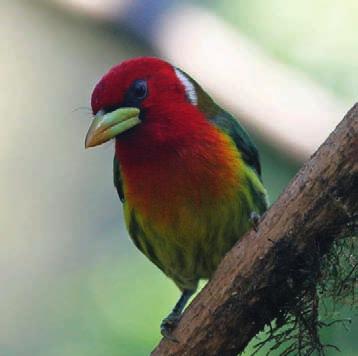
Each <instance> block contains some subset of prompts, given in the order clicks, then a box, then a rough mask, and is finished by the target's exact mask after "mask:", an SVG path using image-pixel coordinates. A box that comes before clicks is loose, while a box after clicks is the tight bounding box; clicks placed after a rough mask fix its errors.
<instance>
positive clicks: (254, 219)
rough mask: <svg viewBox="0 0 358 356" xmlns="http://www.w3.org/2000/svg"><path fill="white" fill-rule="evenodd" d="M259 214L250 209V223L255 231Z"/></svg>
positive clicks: (257, 226)
mask: <svg viewBox="0 0 358 356" xmlns="http://www.w3.org/2000/svg"><path fill="white" fill-rule="evenodd" d="M259 222H260V215H259V214H257V213H256V211H252V212H251V214H250V223H251V225H252V227H253V228H254V230H255V231H256V232H257V231H258V229H259Z"/></svg>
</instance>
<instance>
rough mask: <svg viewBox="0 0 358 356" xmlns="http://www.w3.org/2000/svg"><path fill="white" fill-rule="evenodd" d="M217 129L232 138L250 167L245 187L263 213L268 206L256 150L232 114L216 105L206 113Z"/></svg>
mask: <svg viewBox="0 0 358 356" xmlns="http://www.w3.org/2000/svg"><path fill="white" fill-rule="evenodd" d="M208 117H209V121H210V122H212V123H213V124H214V125H215V126H216V127H217V128H218V129H219V130H221V131H223V132H225V133H226V134H227V135H228V136H230V137H231V138H232V140H233V141H234V143H235V145H236V147H237V149H238V150H239V151H240V152H241V156H242V159H243V160H244V162H245V163H246V164H247V165H248V167H250V168H252V171H251V173H250V171H248V172H247V187H248V190H249V192H250V195H251V196H252V197H253V201H254V204H255V206H256V209H257V211H258V213H259V214H263V213H264V212H265V211H266V209H267V207H268V198H267V193H266V190H265V188H264V186H263V184H262V179H261V164H260V158H259V153H258V150H257V148H256V146H255V144H254V142H253V141H252V140H251V138H250V136H249V134H248V133H247V132H246V130H245V129H244V128H243V127H242V126H241V125H240V124H239V123H238V122H237V120H235V119H234V117H233V116H232V115H230V114H229V113H228V112H226V111H224V110H223V109H221V108H220V107H218V106H216V108H215V109H214V110H213V112H212V114H211V115H208Z"/></svg>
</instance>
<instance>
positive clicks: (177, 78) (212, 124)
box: [85, 57, 268, 341]
mask: <svg viewBox="0 0 358 356" xmlns="http://www.w3.org/2000/svg"><path fill="white" fill-rule="evenodd" d="M223 70H224V69H223ZM239 87H240V85H239V83H238V87H237V88H238V89H239ZM232 89H233V92H232V95H235V88H232ZM91 107H92V112H93V121H92V123H91V125H90V127H89V130H88V132H87V135H86V139H85V147H86V148H89V147H94V146H98V145H101V144H103V143H104V142H107V141H109V140H111V139H114V146H115V149H114V151H115V153H114V159H113V179H114V186H115V188H116V190H117V193H118V196H119V199H120V200H121V202H122V203H123V210H124V219H125V224H126V227H127V230H128V232H129V235H130V238H131V239H132V241H133V242H134V244H135V246H136V247H137V248H138V249H139V250H140V251H141V252H142V253H143V254H144V255H145V256H146V257H147V258H149V260H150V261H151V262H153V263H154V264H155V265H156V266H157V267H159V269H160V270H162V271H163V272H164V274H165V275H166V276H168V277H169V278H170V279H172V280H173V281H174V283H175V284H176V286H177V287H178V288H179V289H180V291H181V295H180V298H179V299H178V301H177V303H176V304H175V306H174V308H173V309H172V311H171V312H170V313H169V315H168V316H167V317H166V318H164V320H163V321H162V323H161V325H160V330H161V333H162V335H163V336H164V337H166V338H168V339H171V340H173V341H177V340H176V339H175V337H174V336H173V330H174V329H175V327H176V326H177V324H178V322H179V320H180V317H181V315H182V312H183V310H184V308H185V306H186V304H187V303H188V301H189V299H190V297H191V296H192V295H193V294H194V293H195V291H196V290H197V286H198V282H199V281H200V280H208V279H210V278H211V277H212V275H213V273H214V271H215V270H216V268H217V266H218V264H219V262H220V261H221V260H222V258H223V257H224V255H225V254H226V253H227V252H228V251H229V250H230V249H231V247H232V246H233V245H234V244H235V243H236V242H237V241H238V240H239V239H240V238H241V237H242V236H243V235H244V234H245V233H246V232H247V231H248V230H250V229H251V228H252V227H257V224H258V221H259V219H260V217H261V216H262V215H263V214H264V212H265V211H266V209H267V207H268V197H267V192H266V189H265V187H264V185H263V182H262V177H261V164H260V158H259V153H258V150H257V148H256V146H255V144H254V142H253V141H252V139H251V138H250V136H249V134H248V133H247V131H246V130H245V129H244V128H243V126H242V125H241V124H240V123H239V122H238V121H237V120H236V119H235V118H234V117H233V116H232V115H231V114H230V113H229V112H228V111H226V110H224V109H223V108H222V107H220V106H219V105H218V104H217V103H216V102H215V101H214V100H213V99H212V98H211V97H210V96H209V95H208V94H207V93H206V91H205V90H204V89H203V88H202V87H201V86H200V85H199V84H198V82H196V81H195V80H194V79H193V78H192V77H191V76H190V75H188V74H187V73H186V72H184V71H183V70H181V69H179V68H178V67H176V66H174V65H172V64H170V63H169V62H167V61H165V60H163V59H160V58H156V57H137V58H131V59H127V60H125V61H122V62H120V63H119V64H117V65H115V66H114V67H112V68H111V69H109V71H108V72H107V73H106V74H104V76H103V77H102V78H101V79H100V80H99V82H98V83H97V84H96V85H95V87H94V90H93V92H92V96H91Z"/></svg>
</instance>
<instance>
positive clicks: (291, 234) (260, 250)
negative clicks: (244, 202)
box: [152, 104, 358, 356]
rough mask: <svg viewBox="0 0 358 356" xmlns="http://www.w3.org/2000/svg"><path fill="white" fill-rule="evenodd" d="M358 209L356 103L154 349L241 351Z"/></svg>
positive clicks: (292, 293) (200, 352)
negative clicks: (170, 337) (170, 338)
mask: <svg viewBox="0 0 358 356" xmlns="http://www.w3.org/2000/svg"><path fill="white" fill-rule="evenodd" d="M357 211H358V104H356V105H355V106H354V107H353V108H352V109H351V110H350V111H349V112H348V114H347V115H346V116H345V118H344V119H343V121H342V122H341V123H340V124H339V125H338V126H337V128H336V129H335V131H334V132H333V133H332V134H331V135H330V136H329V138H328V139H327V140H326V142H325V143H324V144H323V145H322V146H321V147H320V148H319V149H318V151H317V152H316V153H315V154H314V155H313V156H312V158H311V159H310V160H309V161H308V162H307V163H306V164H305V165H304V166H303V167H302V169H301V170H300V171H299V172H298V174H297V175H296V176H295V178H294V179H293V181H292V182H291V183H290V185H289V186H288V187H287V188H286V190H285V191H284V193H283V194H282V195H281V197H280V198H279V199H278V200H277V201H276V203H275V204H274V205H273V206H272V207H271V208H270V210H269V211H268V212H267V213H266V214H265V216H264V217H263V219H262V221H261V223H260V225H259V230H258V232H255V231H251V232H249V233H248V234H246V235H245V236H244V237H243V238H242V239H241V240H240V241H239V242H238V243H237V244H236V245H235V246H234V247H233V248H232V249H231V251H229V253H228V254H227V255H226V256H225V258H224V259H223V261H222V262H221V264H220V265H219V267H218V269H217V271H216V273H215V274H214V276H213V278H212V280H211V281H210V282H209V283H208V284H207V286H206V287H205V288H204V289H203V290H202V291H201V292H200V294H199V295H198V296H197V297H196V298H195V299H194V300H193V302H192V303H191V305H190V306H189V307H188V308H187V310H186V312H185V313H184V315H183V317H182V319H181V322H180V323H179V325H178V327H177V328H176V330H175V331H174V336H175V337H176V338H177V339H178V340H179V342H178V343H173V342H171V341H168V340H162V341H161V342H160V344H159V345H158V346H157V348H156V349H155V350H154V351H153V352H152V355H155V356H158V355H181V356H182V355H236V354H237V353H238V352H240V351H242V350H243V349H244V348H245V347H246V345H247V344H248V343H249V341H250V340H251V339H252V338H253V337H254V336H255V335H256V334H257V333H258V332H259V331H260V330H262V329H263V327H264V326H265V324H267V323H269V322H270V321H272V320H273V319H274V318H275V317H278V316H279V313H280V310H281V309H282V307H283V306H284V305H287V303H292V301H294V298H295V296H296V295H297V293H298V291H299V290H300V288H302V287H303V285H304V281H305V279H306V278H307V274H308V273H310V271H312V270H313V269H314V268H315V266H314V265H313V264H314V263H315V262H314V261H315V259H314V258H312V256H317V255H319V256H321V255H323V254H325V253H326V252H327V251H328V249H329V247H330V245H331V243H332V241H333V240H334V239H336V238H339V237H340V236H341V234H342V231H344V229H345V227H346V226H347V224H349V223H351V222H352V220H353V216H354V215H356V214H357Z"/></svg>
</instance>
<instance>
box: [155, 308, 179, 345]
mask: <svg viewBox="0 0 358 356" xmlns="http://www.w3.org/2000/svg"><path fill="white" fill-rule="evenodd" d="M180 316H181V314H178V313H174V312H172V313H170V314H169V315H168V316H167V317H166V318H165V319H164V320H163V321H162V323H161V324H160V332H161V334H162V335H163V336H164V337H165V338H166V339H168V340H171V341H174V342H179V341H178V340H177V339H176V338H175V337H174V336H173V335H172V332H173V330H174V329H175V328H176V326H177V325H178V323H179V320H180Z"/></svg>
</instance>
